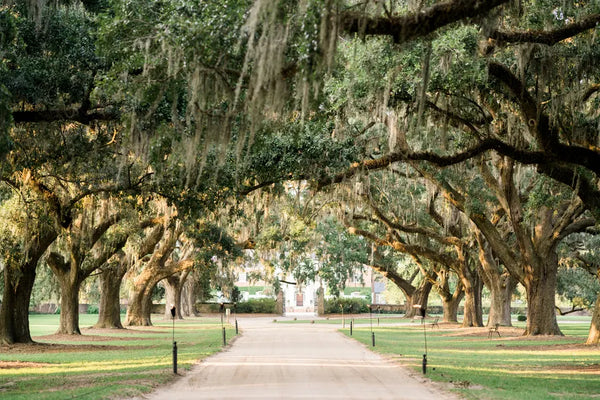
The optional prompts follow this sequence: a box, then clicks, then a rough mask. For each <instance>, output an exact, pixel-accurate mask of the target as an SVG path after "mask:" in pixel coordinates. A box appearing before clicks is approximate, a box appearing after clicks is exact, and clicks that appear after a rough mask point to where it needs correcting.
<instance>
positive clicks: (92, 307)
mask: <svg viewBox="0 0 600 400" xmlns="http://www.w3.org/2000/svg"><path fill="white" fill-rule="evenodd" d="M99 312H100V309H99V308H98V306H97V305H94V304H90V305H89V306H88V309H87V313H88V314H98V313H99Z"/></svg>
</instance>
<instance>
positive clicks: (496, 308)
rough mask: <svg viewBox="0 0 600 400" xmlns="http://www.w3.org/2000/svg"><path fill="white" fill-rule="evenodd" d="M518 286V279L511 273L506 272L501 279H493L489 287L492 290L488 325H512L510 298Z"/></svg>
mask: <svg viewBox="0 0 600 400" xmlns="http://www.w3.org/2000/svg"><path fill="white" fill-rule="evenodd" d="M516 287H517V280H516V279H514V278H513V277H512V276H510V275H509V274H504V275H502V276H500V277H499V279H497V280H495V281H492V282H491V283H490V284H489V285H488V286H487V288H488V289H489V291H490V312H489V315H488V321H487V326H495V325H496V324H500V325H502V326H512V322H511V315H510V300H511V298H512V293H513V291H514V290H515V288H516Z"/></svg>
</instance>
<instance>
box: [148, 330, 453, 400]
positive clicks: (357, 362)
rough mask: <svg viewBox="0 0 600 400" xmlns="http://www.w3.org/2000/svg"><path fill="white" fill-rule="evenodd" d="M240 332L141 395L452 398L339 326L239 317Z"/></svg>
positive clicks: (175, 398)
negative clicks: (167, 381)
mask: <svg viewBox="0 0 600 400" xmlns="http://www.w3.org/2000/svg"><path fill="white" fill-rule="evenodd" d="M238 322H239V325H240V328H241V329H242V335H241V336H240V337H238V338H237V340H236V341H235V342H234V343H233V345H232V346H231V347H230V348H228V349H227V350H225V351H223V352H221V353H218V354H216V355H214V356H212V357H210V358H207V359H206V360H204V361H203V362H201V363H200V364H198V365H197V366H195V367H194V368H193V369H192V371H190V372H189V373H187V374H186V376H184V377H183V378H181V379H179V380H178V381H177V382H175V383H174V384H173V385H171V386H167V387H164V388H161V389H159V390H157V391H155V392H153V393H151V394H150V395H147V396H145V397H143V398H144V399H153V400H159V399H165V400H180V399H219V400H222V399H340V400H341V399H344V400H350V399H394V400H400V399H406V400H408V399H415V400H417V399H418V400H424V399H436V400H455V399H457V397H455V396H453V395H452V394H449V393H445V392H442V391H441V390H439V389H438V388H436V387H435V386H434V385H432V384H431V383H430V382H428V381H426V380H425V379H423V378H422V377H420V376H419V375H418V374H412V373H409V372H407V370H406V369H404V368H402V367H399V366H397V365H394V364H393V363H391V362H389V361H387V360H385V359H384V358H382V357H381V356H379V355H377V354H375V353H373V352H371V351H369V350H368V349H367V348H365V346H363V345H361V344H360V343H357V342H355V341H353V340H351V339H349V338H347V337H345V336H344V335H342V334H341V333H339V332H336V329H337V328H339V326H337V325H335V326H332V325H321V324H314V325H312V324H281V323H273V322H272V319H269V318H245V319H238Z"/></svg>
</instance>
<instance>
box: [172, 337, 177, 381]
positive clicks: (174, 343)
mask: <svg viewBox="0 0 600 400" xmlns="http://www.w3.org/2000/svg"><path fill="white" fill-rule="evenodd" d="M173 373H174V374H175V375H177V342H173Z"/></svg>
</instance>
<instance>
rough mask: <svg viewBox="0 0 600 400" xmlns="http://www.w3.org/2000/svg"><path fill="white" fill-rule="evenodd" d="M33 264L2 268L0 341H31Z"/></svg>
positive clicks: (8, 342) (7, 342) (5, 342)
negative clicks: (17, 268) (17, 267)
mask: <svg viewBox="0 0 600 400" xmlns="http://www.w3.org/2000/svg"><path fill="white" fill-rule="evenodd" d="M36 266H37V260H36V262H35V264H31V263H29V264H26V265H23V266H21V268H19V272H18V276H17V274H16V273H15V271H14V269H13V268H11V267H5V268H4V293H3V296H2V306H1V307H0V343H2V344H13V343H32V342H33V340H32V339H31V333H30V331H29V302H30V300H31V291H32V289H33V283H34V281H35V275H36V272H35V270H36Z"/></svg>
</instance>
